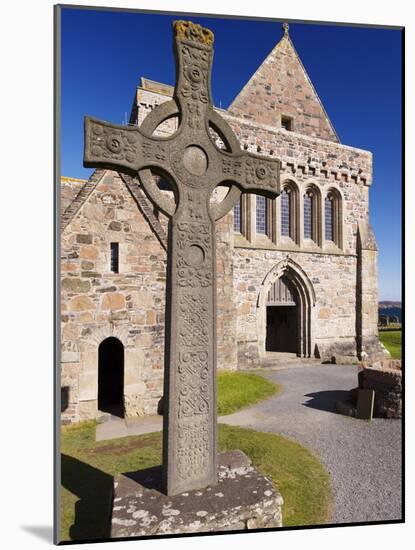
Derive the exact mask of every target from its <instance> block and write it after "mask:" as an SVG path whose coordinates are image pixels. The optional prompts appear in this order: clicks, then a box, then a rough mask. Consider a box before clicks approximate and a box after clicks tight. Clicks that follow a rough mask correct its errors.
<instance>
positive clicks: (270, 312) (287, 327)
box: [265, 306, 298, 353]
mask: <svg viewBox="0 0 415 550" xmlns="http://www.w3.org/2000/svg"><path fill="white" fill-rule="evenodd" d="M297 333H298V321H297V307H296V306H267V336H266V341H265V350H266V351H281V352H287V353H297V351H298V334H297Z"/></svg>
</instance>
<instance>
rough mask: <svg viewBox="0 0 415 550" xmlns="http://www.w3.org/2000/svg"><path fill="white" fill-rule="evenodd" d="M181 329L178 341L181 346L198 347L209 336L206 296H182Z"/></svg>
mask: <svg viewBox="0 0 415 550" xmlns="http://www.w3.org/2000/svg"><path fill="white" fill-rule="evenodd" d="M179 307H180V314H181V327H180V331H179V340H180V344H181V345H182V346H188V347H192V346H198V345H200V344H201V343H203V342H206V340H207V338H208V335H209V324H208V300H207V296H205V295H203V294H199V295H197V296H194V295H190V294H183V295H182V297H181V300H180V306H179Z"/></svg>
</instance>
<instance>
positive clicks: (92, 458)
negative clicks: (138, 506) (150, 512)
mask: <svg viewBox="0 0 415 550" xmlns="http://www.w3.org/2000/svg"><path fill="white" fill-rule="evenodd" d="M218 432H219V434H218V443H219V449H220V451H227V450H232V449H241V450H242V451H244V452H245V453H246V454H247V455H248V456H249V457H250V458H251V460H252V462H253V464H254V465H255V466H256V467H257V468H258V469H259V470H260V471H261V472H263V473H264V474H265V475H267V476H268V477H270V478H271V479H272V480H273V482H274V483H275V485H276V486H277V487H278V489H279V491H280V492H281V494H282V495H283V497H284V508H283V523H284V526H295V525H316V524H323V523H325V522H327V520H328V519H329V514H330V508H331V489H330V479H329V475H328V473H327V471H326V469H325V468H324V466H323V465H322V464H321V463H320V461H319V460H318V459H317V458H316V457H315V456H314V455H313V454H311V453H310V452H309V451H308V450H307V449H305V448H304V447H302V446H301V445H299V444H298V443H296V442H295V441H292V440H290V439H288V438H286V437H282V436H279V435H274V434H270V433H263V432H256V431H254V430H248V429H245V428H239V427H235V426H225V425H219V430H218ZM61 450H62V502H61V540H62V541H68V540H78V541H79V540H86V539H91V540H93V539H97V538H108V537H109V532H108V525H107V524H106V518H107V517H108V516H107V513H108V507H109V505H110V494H111V487H112V479H113V476H114V475H116V474H118V473H121V472H128V471H131V470H138V469H142V468H148V467H151V466H155V465H157V464H160V463H161V433H160V432H158V433H152V434H146V435H141V436H131V437H124V438H121V439H113V440H110V441H105V442H95V423H94V422H87V423H82V424H78V425H76V426H70V427H65V428H63V430H62V449H61Z"/></svg>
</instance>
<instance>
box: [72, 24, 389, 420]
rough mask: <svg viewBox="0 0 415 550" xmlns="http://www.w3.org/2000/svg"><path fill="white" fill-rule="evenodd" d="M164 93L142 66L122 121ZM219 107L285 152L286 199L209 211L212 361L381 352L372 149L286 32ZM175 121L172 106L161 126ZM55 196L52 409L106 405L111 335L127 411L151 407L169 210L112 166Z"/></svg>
mask: <svg viewBox="0 0 415 550" xmlns="http://www.w3.org/2000/svg"><path fill="white" fill-rule="evenodd" d="M172 93H173V88H172V87H171V86H167V85H164V84H160V83H156V82H152V81H150V80H147V79H142V80H141V85H140V86H139V87H138V88H137V91H136V95H135V98H134V104H133V109H132V113H131V118H130V124H138V125H140V124H141V122H142V121H143V119H144V118H145V116H146V115H147V114H148V113H149V112H150V111H151V110H152V109H153V108H154V107H155V106H156V105H158V104H160V103H163V102H165V101H169V100H171V98H172ZM221 114H222V116H224V117H225V118H226V120H227V121H228V123H229V124H230V126H231V127H232V129H233V130H234V132H235V133H236V135H237V137H238V139H239V142H240V145H241V148H244V149H247V150H249V151H252V152H260V153H261V154H262V155H267V156H270V157H276V158H279V159H281V161H282V170H281V183H282V189H283V190H286V191H287V193H288V194H289V196H290V199H289V201H290V202H289V205H290V206H289V209H288V210H284V211H283V207H282V205H281V201H282V199H281V197H278V198H277V199H275V200H274V201H271V200H268V199H267V200H266V203H265V204H263V205H262V216H263V220H262V222H263V224H262V226H259V225H258V221H257V217H258V216H260V215H261V214H260V213H261V209H260V206H261V205H260V203H259V202H258V204H257V199H256V197H255V196H254V195H246V196H244V197H243V199H242V201H241V203H240V204H239V205H237V211H236V214H237V217H235V218H234V213H233V212H231V213H230V214H228V215H227V216H225V218H223V219H222V220H221V221H220V222H219V223H217V227H216V239H217V283H218V300H217V310H218V320H217V334H218V353H217V357H218V367H219V368H220V369H243V368H247V367H249V368H252V367H258V368H260V367H261V365H262V364H264V360H265V359H268V358H269V357H270V355H269V350H270V349H271V350H272V349H274V348H275V350H276V353H277V352H278V351H289V352H291V353H294V354H297V355H298V356H302V357H319V358H320V359H321V360H323V361H330V360H331V359H332V357H333V356H334V357H336V361H338V362H339V361H342V360H347V361H353V360H357V358H358V357H363V358H365V357H380V356H382V354H383V350H382V348H381V346H380V345H379V342H378V334H377V301H378V298H377V250H376V242H375V239H374V236H373V232H372V231H371V229H370V224H369V202H368V197H369V187H370V185H371V183H372V156H371V153H370V152H368V151H363V150H361V149H356V148H353V147H350V146H345V145H342V144H340V143H339V140H338V137H337V135H336V133H335V130H334V128H333V126H332V124H331V122H330V120H329V118H328V116H327V113H326V112H325V110H324V108H323V106H322V104H321V102H320V100H319V98H318V96H317V94H316V92H315V90H314V87H313V86H312V84H311V82H310V80H309V78H308V76H307V74H306V72H305V69H304V67H303V65H302V63H301V61H300V59H299V58H298V55H297V53H296V52H295V49H294V47H293V45H292V43H291V40H290V38H289V36H288V34H287V33H285V34H284V36H283V38H282V40H281V41H280V42H279V43H278V44H277V46H276V47H275V48H274V49H273V50H272V52H271V53H270V55H269V56H268V58H267V59H266V60H265V61H264V63H263V64H262V65H261V67H260V68H259V69H258V71H256V73H255V74H254V75H253V77H252V78H251V80H250V81H249V82H248V83H247V85H246V86H245V87H244V88H243V89H242V91H241V92H240V94H239V95H238V96H237V98H236V99H235V101H234V102H233V103H232V105H231V106H230V107H229V109H228V111H223V110H221ZM176 128H177V120H175V119H171V120H169V121H167V122H166V123H164V124H163V127H162V128H159V130H158V131H159V132H160V133H161V134H164V135H168V134H170V133H171V132H174V131H175V129H176ZM212 136H213V138H214V139H216V142H217V144H218V146H221V140H220V138H219V136H217V135H215V133H214V132H212ZM222 145H223V144H222ZM164 192H166V193H169V192H170V191H169V190H166V191H164ZM221 193H222V195H221ZM221 196H223V191H219V192H218V193H217V196H216V198H215V200H220V199H221ZM310 196H311V197H312V202H310V204H312V207H311V212H312V213H311V214H310V212H308V214H307V206H306V202H307V201H308V200H311V199H309V197H310ZM326 199H327V200H326ZM327 201H332V202H330V204H328V202H327ZM61 206H62V215H61V231H62V232H61V252H62V260H61V275H62V279H61V294H62V308H61V309H62V331H61V345H62V377H61V378H62V388H63V390H62V403H63V405H62V419H63V421H65V422H68V421H79V420H82V419H87V418H95V417H98V416H100V415H101V414H102V409H101V410H100V408H99V407H100V401H99V394H100V392H101V386H100V384H101V382H100V377H101V374H100V373H101V371H100V368H101V367H100V366H99V364H100V361H102V357H101V351H102V348H101V344H102V342H105V341H106V342H108V340H107V339H108V338H116V339H117V341H119V342H121V344H122V348H123V352H124V363H123V365H122V370H123V373H122V384H123V397H122V404H121V405H122V410H123V413H124V414H125V415H126V416H135V415H143V414H155V413H156V412H157V411H159V412H160V410H161V409H162V401H161V398H162V395H163V364H164V309H165V281H166V242H167V234H168V227H167V219H166V218H165V217H164V216H163V215H162V214H161V213H159V212H155V211H154V210H153V209H152V207H151V206H150V203H149V202H148V200H147V199H146V197H145V195H144V192H143V190H142V188H141V187H140V184H139V182H138V181H137V180H135V179H132V178H129V177H126V176H120V175H119V174H118V173H115V172H111V171H108V170H97V171H95V172H94V174H93V175H92V176H91V178H90V180H89V181H85V182H83V181H80V180H71V179H70V178H62V196H61ZM330 208H331V210H330ZM327 209H328V210H327ZM264 211H265V215H264V214H263V212H264ZM287 212H289V220H288V225H289V231H288V232H287V226H285V229H284V223H285V222H286V217H287V216H288V214H287ZM328 212H329V213H330V216H332V218H331V222H332V223H331V225H328V224H327V216H328V215H329V214H328ZM305 213H306V214H305ZM307 215H308V216H309V217H311V222H310V219H309V218H307ZM284 216H285V218H284ZM306 218H307V219H306ZM238 220H239V221H238ZM284 220H285V222H284V223H283V221H284ZM307 224H309V225H310V227H309V231H310V233H309V234H308V233H307V231H308V229H307V228H308V225H307ZM264 228H265V230H264ZM329 230H330V234H329V235H327V234H326V232H327V231H329ZM287 233H289V234H287ZM114 246H115V247H116V251H117V255H116V257H115V256H113V253H114ZM114 262H116V264H117V265H116V266H115V264H114ZM287 297H288V298H287ZM284 323H285V324H284ZM284 327H285V328H284ZM284 331H285V332H284ZM274 332H275V334H276V335H277V336H278V334H279V335H280V336H281V335H282V340H281V338H279V339H278V338H274V336H275V334H274ZM288 341H290V344H289V349H288ZM286 348H287V349H286ZM100 349H101V351H100ZM273 356H274V355H272V354H271V357H273ZM106 364H107V365H108V364H111V362H109V363H108V362H107V363H106Z"/></svg>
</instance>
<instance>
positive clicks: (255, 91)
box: [228, 22, 340, 142]
mask: <svg viewBox="0 0 415 550" xmlns="http://www.w3.org/2000/svg"><path fill="white" fill-rule="evenodd" d="M282 30H283V35H282V37H281V39H280V40H279V41H278V42H277V44H276V45H275V46H274V47H273V49H272V50H271V52H270V53H269V54H268V55H267V57H266V58H265V59H264V61H263V62H262V63H261V65H260V66H259V67H258V69H257V70H256V71H255V73H254V74H253V75H252V76H251V78H250V79H249V80H248V82H247V83H246V84H245V86H244V87H243V88H242V90H241V91H240V93H239V94H238V95H237V97H236V98H235V99H234V101H233V102H232V104H231V105H230V106H229V108H228V111H229V113H230V114H232V115H234V116H238V117H241V118H245V119H248V120H251V121H252V122H254V123H255V122H257V123H259V124H266V125H268V126H274V127H276V128H286V129H287V128H288V129H290V130H292V131H295V132H296V133H299V134H304V135H308V136H311V137H317V138H320V139H325V140H328V141H334V142H339V141H340V140H339V138H338V136H337V134H336V131H335V129H334V127H333V125H332V123H331V121H330V119H329V117H328V115H327V113H326V111H325V109H324V106H323V104H322V103H321V100H320V98H319V96H318V94H317V92H316V90H315V88H314V86H313V84H312V82H311V80H310V78H309V76H308V74H307V71H306V70H305V68H304V65H303V64H302V62H301V59H300V57H299V55H298V53H297V51H296V49H295V47H294V44H293V43H292V40H291V36H290V32H289V30H290V27H289V25H288V23H286V22H285V23H283V25H282ZM287 120H288V121H289V122H290V123H289V127H287V125H286V123H285V122H284V121H287Z"/></svg>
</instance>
